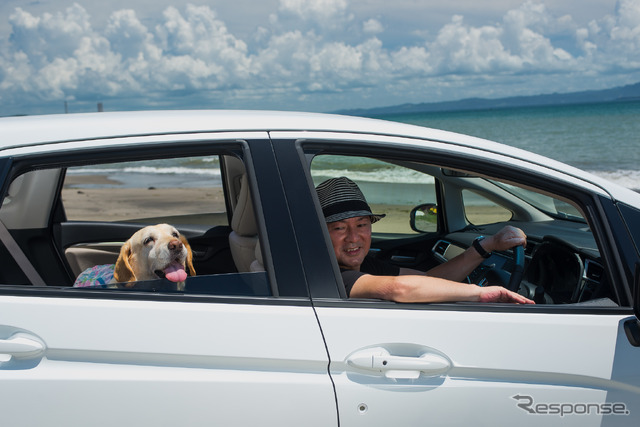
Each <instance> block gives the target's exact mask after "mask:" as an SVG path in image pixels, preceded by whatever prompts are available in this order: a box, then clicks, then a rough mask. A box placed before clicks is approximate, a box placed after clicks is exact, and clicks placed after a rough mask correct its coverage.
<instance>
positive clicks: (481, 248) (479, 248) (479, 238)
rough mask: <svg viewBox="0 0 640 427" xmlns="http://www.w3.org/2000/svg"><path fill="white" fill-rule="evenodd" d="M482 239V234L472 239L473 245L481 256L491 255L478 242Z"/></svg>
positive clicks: (487, 256)
mask: <svg viewBox="0 0 640 427" xmlns="http://www.w3.org/2000/svg"><path fill="white" fill-rule="evenodd" d="M482 240H484V236H480V237H476V238H475V239H474V240H473V247H474V249H475V250H476V251H477V252H478V253H479V254H480V256H481V257H482V258H489V257H490V256H491V252H487V251H485V250H484V248H483V247H482V245H481V244H480V241H482Z"/></svg>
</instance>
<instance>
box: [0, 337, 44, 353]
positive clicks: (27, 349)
mask: <svg viewBox="0 0 640 427" xmlns="http://www.w3.org/2000/svg"><path fill="white" fill-rule="evenodd" d="M44 348H45V347H44V344H43V343H42V342H40V341H39V340H37V339H35V338H32V337H30V336H29V335H26V334H22V333H17V334H14V335H12V336H11V337H9V338H8V339H6V340H5V339H0V355H6V356H10V357H15V358H17V359H28V358H35V357H38V356H40V355H41V354H42V353H44Z"/></svg>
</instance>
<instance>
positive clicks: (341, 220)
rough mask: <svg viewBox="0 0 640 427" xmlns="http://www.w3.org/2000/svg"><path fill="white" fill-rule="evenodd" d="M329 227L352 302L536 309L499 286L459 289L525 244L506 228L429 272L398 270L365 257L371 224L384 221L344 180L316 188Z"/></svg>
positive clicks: (520, 234)
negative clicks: (489, 259) (487, 262)
mask: <svg viewBox="0 0 640 427" xmlns="http://www.w3.org/2000/svg"><path fill="white" fill-rule="evenodd" d="M316 192H317V193H318V198H319V200H320V205H321V207H322V211H323V214H324V217H325V220H326V222H327V227H328V229H329V236H330V237H331V242H332V244H333V250H334V252H335V255H336V259H337V260H338V265H339V266H340V271H341V273H342V280H343V282H344V285H345V287H346V291H347V296H349V297H350V298H376V299H384V300H391V301H396V302H455V301H478V302H510V303H519V304H533V301H531V300H530V299H528V298H525V297H523V296H521V295H519V294H517V293H515V292H511V291H509V290H507V289H505V288H503V287H501V286H488V287H480V286H477V285H469V284H466V283H461V282H460V281H461V280H463V279H464V278H465V277H467V275H469V273H471V272H472V271H473V270H474V269H475V268H476V267H477V266H478V265H480V263H481V262H482V261H483V260H484V258H485V257H486V256H487V255H488V254H489V253H490V252H491V251H494V250H498V251H501V250H507V249H510V248H512V247H515V246H518V245H525V244H526V236H525V234H524V232H523V231H522V230H520V229H518V228H515V227H511V226H506V227H504V228H503V229H502V230H500V231H499V232H498V233H497V234H495V235H493V236H490V237H487V238H486V239H483V240H478V241H477V243H474V245H473V246H471V247H470V248H469V249H467V250H466V251H465V252H463V253H462V254H460V255H458V256H457V257H455V258H453V259H451V260H450V261H449V262H446V263H444V264H441V265H439V266H437V267H434V268H432V269H431V270H429V271H427V272H423V271H418V270H413V269H409V268H403V267H398V266H395V265H393V264H390V263H385V262H382V261H380V260H377V259H375V258H372V257H369V256H367V254H368V252H369V247H370V246H371V224H372V223H374V222H376V221H378V220H380V219H381V218H383V217H384V216H385V215H383V214H374V213H372V212H371V208H370V207H369V204H368V203H367V201H366V199H365V197H364V195H363V194H362V191H360V188H359V187H358V186H357V185H356V183H354V182H353V181H351V180H350V179H348V178H346V177H340V178H332V179H329V180H327V181H324V182H322V183H321V184H319V185H318V186H317V187H316Z"/></svg>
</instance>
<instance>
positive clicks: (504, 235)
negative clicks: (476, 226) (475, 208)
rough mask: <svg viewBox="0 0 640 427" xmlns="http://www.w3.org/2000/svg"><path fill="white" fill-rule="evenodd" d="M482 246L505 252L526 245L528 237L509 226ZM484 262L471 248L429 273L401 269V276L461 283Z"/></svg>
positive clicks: (485, 248)
mask: <svg viewBox="0 0 640 427" xmlns="http://www.w3.org/2000/svg"><path fill="white" fill-rule="evenodd" d="M480 244H481V245H482V247H483V248H484V250H485V251H487V252H493V251H505V250H508V249H511V248H513V247H514V246H521V245H526V244H527V237H526V236H525V234H524V232H523V231H522V230H520V229H519V228H515V227H511V226H509V225H508V226H506V227H504V228H503V229H502V230H500V231H499V232H498V233H496V234H494V235H493V236H489V237H487V238H486V239H484V240H483V241H482V242H480ZM482 261H484V258H483V257H482V256H481V255H480V254H479V253H478V251H477V250H476V249H475V248H474V247H473V246H471V247H470V248H468V249H467V250H466V251H464V252H463V253H461V254H460V255H458V256H456V257H455V258H452V259H451V260H449V261H448V262H445V263H443V264H440V265H438V266H436V267H433V268H432V269H431V270H429V271H427V272H420V271H417V270H412V269H408V268H401V269H400V274H417V275H426V276H431V277H440V278H443V279H448V280H453V281H456V282H461V281H462V280H464V279H465V278H466V277H467V276H468V275H469V274H471V272H472V271H473V270H475V269H476V268H477V267H478V266H479V265H480V264H481V263H482Z"/></svg>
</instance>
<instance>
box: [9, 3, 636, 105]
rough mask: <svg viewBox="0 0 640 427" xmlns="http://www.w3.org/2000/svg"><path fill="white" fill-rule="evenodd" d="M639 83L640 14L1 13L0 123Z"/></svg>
mask: <svg viewBox="0 0 640 427" xmlns="http://www.w3.org/2000/svg"><path fill="white" fill-rule="evenodd" d="M639 81H640V0H617V1H616V0H450V1H436V0H394V1H388V0H233V1H229V0H192V1H191V2H182V1H176V0H110V1H100V2H98V1H83V0H77V1H72V0H2V2H0V116H6V115H17V114H51V113H64V112H65V111H68V112H72V113H74V112H85V111H96V109H97V105H98V103H101V104H102V106H103V109H104V111H114V110H141V109H193V108H216V109H218V108H232V109H277V110H297V111H320V112H326V111H335V110H341V109H349V108H369V107H382V106H389V105H397V104H404V103H420V102H439V101H451V100H458V99H464V98H472V97H482V98H501V97H508V96H520V95H536V94H547V93H554V92H558V93H566V92H574V91H581V90H597V89H606V88H611V87H616V86H623V85H626V84H633V83H637V82H639Z"/></svg>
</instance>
